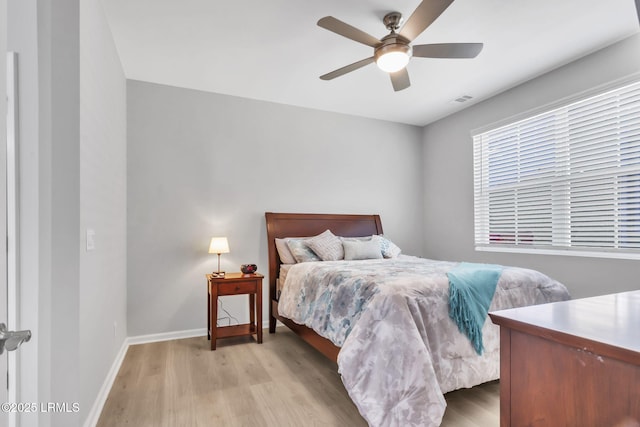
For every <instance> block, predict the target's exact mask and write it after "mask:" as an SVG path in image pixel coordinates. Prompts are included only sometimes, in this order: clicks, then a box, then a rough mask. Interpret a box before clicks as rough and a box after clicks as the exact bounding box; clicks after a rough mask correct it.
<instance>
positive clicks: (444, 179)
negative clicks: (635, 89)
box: [423, 34, 640, 297]
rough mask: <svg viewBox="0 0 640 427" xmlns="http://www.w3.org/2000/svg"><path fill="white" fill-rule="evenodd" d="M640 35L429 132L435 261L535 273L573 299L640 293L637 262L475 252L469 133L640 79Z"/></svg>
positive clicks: (428, 246) (428, 190)
mask: <svg viewBox="0 0 640 427" xmlns="http://www.w3.org/2000/svg"><path fill="white" fill-rule="evenodd" d="M639 52H640V34H639V35H635V36H632V37H630V38H628V39H626V40H623V41H621V42H619V43H617V44H615V45H612V46H610V47H609V48H606V49H603V50H601V51H598V52H596V53H594V54H592V55H590V56H587V57H585V58H582V59H580V60H578V61H575V62H573V63H571V64H568V65H566V66H564V67H562V68H559V69H557V70H554V71H552V72H550V73H547V74H545V75H543V76H541V77H539V78H536V79H534V80H531V81H529V82H527V83H524V84H522V85H520V86H518V87H516V88H513V89H511V90H509V91H507V92H504V93H502V94H500V95H498V96H495V97H493V98H491V99H489V100H487V101H484V102H481V103H479V104H478V105H475V106H472V107H470V108H467V109H466V110H463V111H462V112H460V113H457V114H455V115H452V116H449V117H447V118H444V119H442V120H440V121H438V122H435V123H433V124H431V125H429V126H427V127H426V128H425V129H424V136H423V139H424V170H425V172H424V187H425V189H424V190H425V200H424V212H425V216H424V229H425V234H424V236H425V237H424V239H425V240H424V241H425V246H424V247H425V255H426V256H428V257H431V258H438V259H452V260H470V261H481V262H493V263H500V264H507V265H517V266H522V267H528V268H535V269H538V270H540V271H542V272H544V273H546V274H548V275H550V276H552V277H554V278H555V279H557V280H560V281H561V282H563V283H565V284H566V285H567V287H568V288H569V290H570V292H571V293H572V295H573V296H574V297H584V296H592V295H599V294H607V293H613V292H620V291H624V290H630V289H637V288H638V287H639V286H640V281H639V280H638V271H640V270H639V267H640V262H638V261H630V260H616V259H602V258H586V257H571V256H551V255H530V254H504V253H490V252H476V251H474V242H473V143H472V139H471V131H472V130H474V129H477V128H479V127H483V126H487V125H490V124H492V123H495V122H498V121H502V120H504V119H507V118H509V117H512V116H514V115H517V114H521V113H525V112H527V111H530V110H532V109H536V108H538V107H541V106H544V105H547V104H550V103H553V102H556V101H558V100H561V99H563V98H566V97H570V96H573V95H576V94H579V93H581V92H584V91H586V90H590V89H593V88H595V87H598V86H601V85H606V84H609V83H611V82H614V81H617V80H618V79H623V78H626V77H629V76H630V75H633V74H634V73H638V72H640V53H639Z"/></svg>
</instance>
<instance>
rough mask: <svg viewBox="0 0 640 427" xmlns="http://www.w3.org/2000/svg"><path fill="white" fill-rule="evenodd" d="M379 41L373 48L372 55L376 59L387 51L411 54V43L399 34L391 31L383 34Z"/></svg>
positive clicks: (409, 55)
mask: <svg viewBox="0 0 640 427" xmlns="http://www.w3.org/2000/svg"><path fill="white" fill-rule="evenodd" d="M381 42H382V43H380V45H379V46H377V47H376V48H375V51H374V53H373V56H374V57H375V60H376V61H377V60H378V59H379V58H380V57H381V56H382V55H384V54H385V53H389V52H402V53H404V54H405V55H407V56H408V57H411V55H412V54H413V49H411V45H410V44H409V40H407V39H406V38H404V37H402V36H401V35H400V34H396V33H391V34H389V35H388V36H385V37H384V38H383V39H382V40H381Z"/></svg>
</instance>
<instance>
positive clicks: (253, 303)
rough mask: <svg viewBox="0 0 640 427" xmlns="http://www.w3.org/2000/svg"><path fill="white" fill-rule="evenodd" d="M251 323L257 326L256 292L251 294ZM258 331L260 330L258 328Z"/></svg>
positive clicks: (252, 325)
mask: <svg viewBox="0 0 640 427" xmlns="http://www.w3.org/2000/svg"><path fill="white" fill-rule="evenodd" d="M249 324H250V325H251V327H253V328H255V327H256V325H257V324H256V296H255V295H254V294H249ZM256 332H258V330H257V329H256Z"/></svg>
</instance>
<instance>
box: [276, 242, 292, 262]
mask: <svg viewBox="0 0 640 427" xmlns="http://www.w3.org/2000/svg"><path fill="white" fill-rule="evenodd" d="M276 249H277V250H278V255H280V262H282V264H295V263H296V259H295V258H294V257H293V254H292V253H291V251H290V250H289V246H287V239H276Z"/></svg>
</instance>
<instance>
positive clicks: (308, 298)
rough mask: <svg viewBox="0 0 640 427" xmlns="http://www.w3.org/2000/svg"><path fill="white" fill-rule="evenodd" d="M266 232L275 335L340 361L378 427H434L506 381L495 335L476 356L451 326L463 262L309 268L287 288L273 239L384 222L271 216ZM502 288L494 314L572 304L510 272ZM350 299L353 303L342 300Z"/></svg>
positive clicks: (542, 280)
mask: <svg viewBox="0 0 640 427" xmlns="http://www.w3.org/2000/svg"><path fill="white" fill-rule="evenodd" d="M266 225H267V241H268V252H269V296H270V298H269V302H270V305H269V332H270V333H274V332H275V326H276V321H277V320H279V321H281V322H282V323H283V324H285V325H286V326H287V327H289V328H290V329H291V330H293V331H294V332H295V333H296V334H298V335H299V336H300V337H301V338H302V339H303V340H305V341H306V342H308V343H309V344H310V345H312V346H313V347H314V348H316V349H317V350H318V351H320V352H321V353H323V354H324V355H325V356H327V357H328V358H330V359H331V360H334V361H336V362H337V363H338V370H339V373H340V375H341V378H342V381H343V383H344V385H345V388H346V389H347V391H348V393H349V395H350V397H351V399H352V400H353V402H354V403H355V404H356V406H357V407H358V410H359V411H360V413H361V414H362V416H363V417H364V418H365V419H366V420H367V422H368V423H369V424H370V425H371V426H403V427H404V426H412V425H415V426H437V425H439V424H440V421H441V419H442V416H443V415H444V410H445V408H446V403H445V400H444V397H443V394H444V393H447V392H449V391H452V390H455V389H459V388H465V387H472V386H475V385H478V384H481V383H484V382H487V381H491V380H495V379H497V378H498V377H499V329H498V327H497V326H495V325H493V324H491V322H490V321H487V322H485V323H484V325H483V326H482V339H483V345H484V347H483V351H482V354H478V351H477V349H475V350H474V346H473V345H472V343H471V342H470V340H469V339H468V338H467V337H466V336H464V335H463V334H462V333H460V331H459V330H458V327H457V325H456V324H455V322H453V321H452V320H451V319H450V318H449V307H448V304H447V302H448V294H449V288H448V282H447V272H449V271H451V269H452V268H454V267H455V266H456V265H457V264H458V263H454V262H444V261H434V260H424V259H422V258H416V257H411V256H402V255H401V256H398V257H396V258H393V259H372V260H362V261H323V262H303V263H298V264H294V265H292V266H287V269H286V270H287V275H286V280H285V281H284V283H279V282H278V278H279V277H280V275H281V270H282V271H284V270H285V269H284V268H283V264H282V260H281V259H280V255H279V253H278V250H277V248H276V239H282V238H291V237H311V236H317V235H319V234H321V233H323V232H325V230H330V231H331V232H332V233H333V234H334V235H336V236H342V237H345V238H356V237H364V236H372V235H381V234H382V233H383V230H382V223H381V220H380V217H379V216H378V215H328V214H290V213H271V212H268V213H266ZM345 248H346V246H345ZM278 285H280V286H278ZM282 285H284V287H283V286H282ZM280 289H283V291H282V295H280V294H279V293H278V291H279V290H280ZM316 289H320V291H316ZM495 289H496V290H495V296H494V298H493V300H492V301H491V309H492V310H495V309H503V308H511V307H515V306H522V305H531V304H538V303H543V302H552V301H560V300H565V299H568V298H569V294H568V292H567V290H566V288H565V287H564V286H563V285H562V284H560V283H558V282H556V281H554V280H553V279H550V278H549V277H547V276H545V275H543V274H542V273H539V272H536V271H534V270H527V269H520V268H514V267H504V270H502V273H501V276H500V279H499V280H498V282H497V286H496V287H495ZM345 290H348V292H347V293H349V292H353V294H354V295H355V296H347V297H343V296H344V295H346V294H345ZM345 301H348V302H345ZM327 307H329V308H327ZM325 311H326V313H325ZM310 326H311V327H310Z"/></svg>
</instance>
